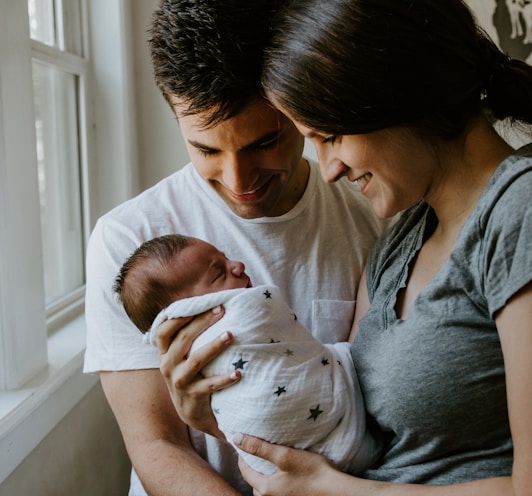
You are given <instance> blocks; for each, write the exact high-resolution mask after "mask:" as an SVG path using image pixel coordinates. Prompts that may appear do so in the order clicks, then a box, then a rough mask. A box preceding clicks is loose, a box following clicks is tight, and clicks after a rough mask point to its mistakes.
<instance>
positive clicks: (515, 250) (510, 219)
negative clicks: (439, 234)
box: [483, 173, 532, 317]
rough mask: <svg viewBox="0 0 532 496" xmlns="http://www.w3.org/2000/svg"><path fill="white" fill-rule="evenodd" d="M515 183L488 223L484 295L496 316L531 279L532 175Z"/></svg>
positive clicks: (505, 193) (484, 259)
mask: <svg viewBox="0 0 532 496" xmlns="http://www.w3.org/2000/svg"><path fill="white" fill-rule="evenodd" d="M521 177H522V178H526V179H523V180H518V181H515V182H514V183H513V184H511V185H510V186H509V187H508V188H507V189H506V190H505V191H504V193H503V194H502V195H501V197H500V198H499V200H498V202H497V204H496V206H495V207H494V208H493V210H492V212H491V215H490V218H489V220H488V222H487V224H486V233H485V237H484V240H485V246H484V250H483V252H484V258H483V263H484V271H483V273H484V274H485V278H484V295H485V298H486V302H487V305H488V309H489V312H490V315H491V316H492V317H494V315H495V313H496V312H497V311H498V310H500V309H501V308H502V307H503V306H504V305H505V304H506V303H507V302H508V300H509V299H510V298H511V297H512V296H513V295H515V294H516V293H517V292H518V291H519V290H520V289H522V288H523V287H524V286H526V285H527V284H528V283H529V282H530V281H531V280H532V205H530V204H529V203H528V202H526V201H523V198H530V197H531V193H532V174H531V173H528V174H527V175H526V176H521Z"/></svg>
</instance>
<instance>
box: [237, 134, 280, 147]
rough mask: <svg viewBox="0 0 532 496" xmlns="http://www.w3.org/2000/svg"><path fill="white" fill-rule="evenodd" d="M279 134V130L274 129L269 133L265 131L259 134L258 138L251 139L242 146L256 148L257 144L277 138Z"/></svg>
mask: <svg viewBox="0 0 532 496" xmlns="http://www.w3.org/2000/svg"><path fill="white" fill-rule="evenodd" d="M279 134H280V131H279V130H278V129H276V130H275V131H271V132H270V133H266V134H265V135H263V136H261V137H260V138H258V139H256V140H255V141H252V142H251V143H248V144H247V145H246V146H244V147H243V149H244V150H245V149H247V148H256V147H257V146H260V145H262V144H263V143H265V142H269V141H273V140H274V139H278V137H279Z"/></svg>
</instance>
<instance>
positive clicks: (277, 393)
mask: <svg viewBox="0 0 532 496" xmlns="http://www.w3.org/2000/svg"><path fill="white" fill-rule="evenodd" d="M283 393H286V388H285V387H284V386H279V387H278V388H277V391H274V393H273V394H276V395H277V396H281V394H283Z"/></svg>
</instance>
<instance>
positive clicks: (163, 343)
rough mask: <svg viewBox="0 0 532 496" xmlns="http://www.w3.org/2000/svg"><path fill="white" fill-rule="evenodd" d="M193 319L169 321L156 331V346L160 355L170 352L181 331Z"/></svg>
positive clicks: (183, 318) (182, 318)
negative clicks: (171, 345)
mask: <svg viewBox="0 0 532 496" xmlns="http://www.w3.org/2000/svg"><path fill="white" fill-rule="evenodd" d="M192 319H193V317H180V318H177V319H168V320H165V321H164V322H163V323H162V324H160V325H159V326H158V327H157V329H156V334H155V344H156V345H157V351H158V353H159V355H164V354H165V353H167V352H168V348H169V347H170V344H171V343H172V341H173V340H174V339H175V337H176V335H177V333H178V332H179V329H181V328H183V327H184V326H185V325H187V324H188V323H189V322H190V321H191V320H192Z"/></svg>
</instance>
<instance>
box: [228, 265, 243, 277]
mask: <svg viewBox="0 0 532 496" xmlns="http://www.w3.org/2000/svg"><path fill="white" fill-rule="evenodd" d="M245 270H246V266H245V265H244V264H243V263H242V262H233V267H232V268H231V273H232V274H233V275H234V276H235V277H240V276H241V275H242V274H243V273H244V271H245Z"/></svg>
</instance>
